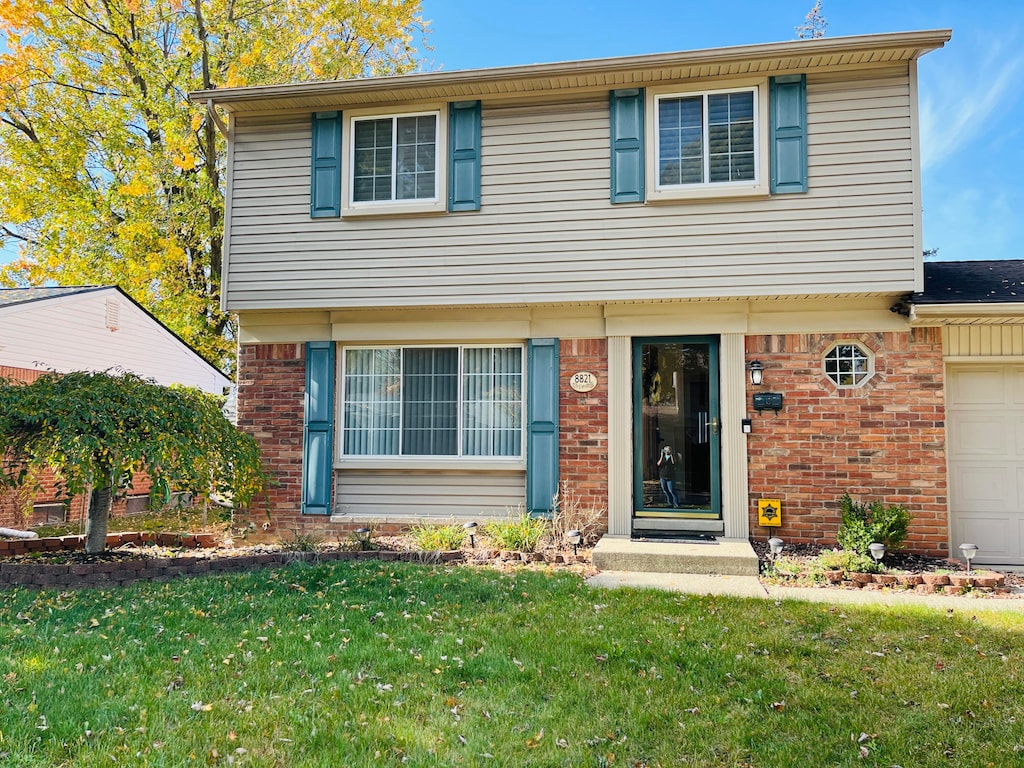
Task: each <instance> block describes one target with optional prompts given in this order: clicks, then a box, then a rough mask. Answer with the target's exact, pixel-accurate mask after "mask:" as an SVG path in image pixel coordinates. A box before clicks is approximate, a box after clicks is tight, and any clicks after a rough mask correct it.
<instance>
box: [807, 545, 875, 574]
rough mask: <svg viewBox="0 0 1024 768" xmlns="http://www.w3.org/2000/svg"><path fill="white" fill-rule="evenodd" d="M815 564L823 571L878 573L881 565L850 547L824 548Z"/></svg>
mask: <svg viewBox="0 0 1024 768" xmlns="http://www.w3.org/2000/svg"><path fill="white" fill-rule="evenodd" d="M817 565H818V567H819V568H820V569H821V570H823V571H843V572H844V573H848V574H849V573H878V572H879V571H881V570H882V569H881V567H880V566H879V565H878V563H876V562H875V561H874V560H872V559H871V558H870V557H869V556H868V555H862V554H860V553H859V552H854V551H853V550H851V549H826V550H825V551H824V552H822V553H821V554H819V555H818V557H817Z"/></svg>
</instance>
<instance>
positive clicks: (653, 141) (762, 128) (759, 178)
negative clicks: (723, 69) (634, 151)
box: [644, 78, 770, 203]
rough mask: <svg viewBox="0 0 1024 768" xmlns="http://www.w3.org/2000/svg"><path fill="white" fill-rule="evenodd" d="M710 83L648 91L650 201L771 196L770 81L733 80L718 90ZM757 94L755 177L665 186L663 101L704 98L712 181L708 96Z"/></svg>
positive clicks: (646, 135)
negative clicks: (661, 137) (662, 158)
mask: <svg viewBox="0 0 1024 768" xmlns="http://www.w3.org/2000/svg"><path fill="white" fill-rule="evenodd" d="M707 86H708V84H707V83H703V84H699V85H692V86H678V85H676V86H665V87H661V88H648V89H647V94H646V104H645V112H646V113H647V115H649V116H650V119H648V120H646V121H645V122H646V125H645V130H644V147H645V158H644V163H645V167H644V176H645V179H646V187H647V189H646V193H647V202H650V203H657V202H675V201H680V200H704V199H709V198H722V197H726V198H728V197H761V196H764V197H767V196H768V194H769V188H770V187H769V176H770V172H769V168H768V162H769V157H770V152H769V147H768V138H769V137H768V134H769V130H768V122H767V121H768V114H769V112H768V80H767V79H765V78H759V79H756V80H730V81H726V82H716V83H715V87H714V88H709V87H707ZM742 92H751V93H753V94H754V178H753V179H744V180H741V181H716V182H712V181H707V180H705V181H704V182H702V183H700V184H669V185H662V184H661V181H660V179H661V174H660V169H661V168H660V166H661V163H660V151H659V150H660V144H659V134H660V127H661V126H660V125H659V121H660V114H659V106H660V102H661V101H662V99H679V98H691V97H694V96H702V97H703V99H704V117H703V127H702V130H703V135H704V146H703V161H704V168H705V174H704V178H705V179H707V178H708V174H707V168H708V126H707V97H708V96H711V95H714V94H720V93H742Z"/></svg>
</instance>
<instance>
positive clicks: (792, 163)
mask: <svg viewBox="0 0 1024 768" xmlns="http://www.w3.org/2000/svg"><path fill="white" fill-rule="evenodd" d="M768 96H769V98H768V100H769V103H770V109H771V118H770V120H771V139H770V141H771V150H772V187H771V191H772V194H773V195H778V194H785V193H788V192H806V191H807V75H783V76H780V77H773V78H771V81H770V84H769V89H768Z"/></svg>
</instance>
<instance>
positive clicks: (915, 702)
mask: <svg viewBox="0 0 1024 768" xmlns="http://www.w3.org/2000/svg"><path fill="white" fill-rule="evenodd" d="M980 610H983V608H981V607H978V608H976V607H975V606H973V605H972V606H970V607H969V608H967V609H965V610H964V611H957V612H956V613H954V614H945V613H941V612H930V611H928V610H927V609H923V608H916V609H906V608H900V609H898V610H897V609H892V608H890V609H882V608H877V609H870V610H868V609H855V608H852V607H845V608H842V609H838V608H835V607H829V606H827V605H820V604H810V603H792V602H785V603H782V604H781V605H777V604H775V603H773V602H770V601H753V600H741V599H730V598H720V597H715V598H712V597H689V596H682V595H677V594H672V593H660V592H645V591H627V590H622V591H601V590H592V589H590V588H588V587H586V586H584V585H583V584H582V583H581V581H580V580H579V578H578V577H576V576H574V575H572V574H568V573H555V574H549V573H546V572H542V571H525V570H524V571H517V572H498V571H492V570H488V569H471V568H463V567H455V568H448V569H446V568H443V567H440V566H422V565H412V564H404V563H394V564H393V563H377V562H369V561H357V562H346V563H337V564H329V565H328V564H324V565H315V566H308V565H305V566H304V565H301V564H296V565H293V566H290V567H288V568H285V569H281V570H274V571H269V570H268V571H257V572H254V573H251V574H239V575H233V576H230V577H220V578H203V579H192V580H182V581H174V582H169V583H162V584H139V585H136V586H134V587H131V588H126V589H124V590H117V591H82V592H75V593H56V592H40V593H35V592H26V591H20V590H18V591H11V592H8V593H6V594H5V595H4V596H3V599H2V602H0V732H2V736H0V753H3V754H4V757H0V762H4V764H5V765H9V766H62V765H66V766H71V765H74V766H94V765H104V766H106V765H111V764H115V763H116V764H121V765H133V766H136V765H152V766H180V765H195V764H204V763H205V764H212V765H227V764H229V762H231V763H233V764H234V765H254V766H307V765H309V766H320V765H323V766H363V765H386V766H397V765H410V766H438V765H443V766H449V765H467V766H476V765H480V766H525V765H537V766H605V765H616V766H676V765H686V766H758V767H764V768H769V767H770V768H784V767H785V766H892V765H902V766H915V768H920V767H922V766H924V767H925V768H927V767H928V766H986V765H994V766H1010V765H1021V764H1022V763H1024V752H1021V750H1022V749H1024V679H1022V677H1024V653H1022V649H1024V629H1022V625H1024V622H1022V621H1021V617H1020V615H1019V614H1005V615H997V614H984V613H978V618H977V619H974V618H972V617H971V613H972V612H976V611H980ZM861 734H864V736H862V735H861ZM858 740H861V741H860V742H859V741H858ZM862 748H863V749H865V750H866V757H862V756H861V749H862ZM1015 748H1016V751H1015Z"/></svg>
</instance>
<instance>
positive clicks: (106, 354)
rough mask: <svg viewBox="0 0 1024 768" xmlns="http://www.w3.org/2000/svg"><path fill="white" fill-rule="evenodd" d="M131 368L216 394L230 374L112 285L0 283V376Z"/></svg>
mask: <svg viewBox="0 0 1024 768" xmlns="http://www.w3.org/2000/svg"><path fill="white" fill-rule="evenodd" d="M106 370H115V371H117V370H123V371H131V372H132V373H136V374H138V375H139V376H142V377H144V378H148V379H153V380H154V381H156V382H157V384H163V385H170V384H184V385H186V386H190V387H196V388H198V389H201V390H203V391H204V392H211V393H213V394H217V395H222V394H224V390H225V389H226V388H227V387H230V386H231V380H230V379H228V378H227V377H226V376H225V375H224V374H223V373H221V372H220V371H219V370H218V369H217V368H216V367H214V366H213V365H211V364H210V363H208V362H207V361H206V360H204V359H203V358H202V357H200V355H199V354H198V353H197V352H196V351H195V350H194V349H192V347H190V346H189V345H188V344H186V343H185V342H184V341H182V340H181V338H179V337H178V336H177V335H176V334H175V333H174V332H173V331H171V330H170V329H169V328H168V327H167V326H165V325H164V324H163V323H161V322H160V321H159V320H157V319H156V318H155V317H153V315H151V314H150V313H149V312H147V311H146V310H145V309H143V308H142V307H141V306H140V305H139V304H138V303H137V302H136V301H135V300H134V299H132V298H131V297H130V296H129V295H128V294H126V293H125V292H124V291H122V290H121V289H120V288H118V287H117V286H113V285H106V286H103V285H86V286H61V287H51V288H0V376H4V377H5V378H8V379H16V380H25V381H31V380H33V379H35V378H37V377H38V376H39V374H41V373H45V372H46V371H58V372H59V373H67V372H69V371H106Z"/></svg>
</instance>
